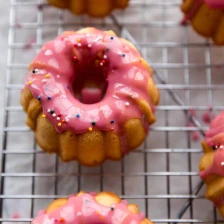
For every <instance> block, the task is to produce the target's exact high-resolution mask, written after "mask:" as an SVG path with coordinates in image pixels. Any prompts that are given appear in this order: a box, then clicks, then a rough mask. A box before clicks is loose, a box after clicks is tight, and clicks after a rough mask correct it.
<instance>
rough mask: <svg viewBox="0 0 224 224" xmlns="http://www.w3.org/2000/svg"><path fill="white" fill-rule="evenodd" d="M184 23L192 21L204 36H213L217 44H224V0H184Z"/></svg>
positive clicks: (193, 25)
mask: <svg viewBox="0 0 224 224" xmlns="http://www.w3.org/2000/svg"><path fill="white" fill-rule="evenodd" d="M182 11H183V12H184V13H185V18H184V20H183V24H184V23H187V22H188V21H190V22H191V24H192V27H193V28H194V29H195V30H196V31H197V32H198V33H199V34H201V35H202V36H204V37H207V38H212V39H213V41H214V43H215V44H217V45H224V1H223V0H183V4H182Z"/></svg>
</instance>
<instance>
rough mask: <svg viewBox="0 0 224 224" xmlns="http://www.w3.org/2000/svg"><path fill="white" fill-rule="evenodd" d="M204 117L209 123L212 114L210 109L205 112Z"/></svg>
mask: <svg viewBox="0 0 224 224" xmlns="http://www.w3.org/2000/svg"><path fill="white" fill-rule="evenodd" d="M202 118H203V121H204V122H205V123H207V124H209V123H210V122H211V115H210V113H209V112H208V111H207V112H205V113H204V114H203V116H202Z"/></svg>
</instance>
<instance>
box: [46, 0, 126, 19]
mask: <svg viewBox="0 0 224 224" xmlns="http://www.w3.org/2000/svg"><path fill="white" fill-rule="evenodd" d="M128 1H129V0H48V2H49V4H51V5H53V6H56V7H59V8H63V9H69V10H70V11H71V12H72V13H74V14H76V15H80V14H85V13H86V14H88V15H90V16H93V17H104V16H107V15H108V14H110V13H111V11H112V10H114V9H124V8H126V7H127V6H128Z"/></svg>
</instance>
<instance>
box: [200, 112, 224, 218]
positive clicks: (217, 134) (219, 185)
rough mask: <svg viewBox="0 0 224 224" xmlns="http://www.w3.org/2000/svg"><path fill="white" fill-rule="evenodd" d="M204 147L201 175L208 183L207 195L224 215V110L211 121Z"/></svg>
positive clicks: (203, 143)
mask: <svg viewBox="0 0 224 224" xmlns="http://www.w3.org/2000/svg"><path fill="white" fill-rule="evenodd" d="M202 147H203V149H204V153H205V154H204V156H203V157H202V158H201V161H200V176H201V178H202V179H203V180H204V181H205V183H206V185H207V192H206V197H207V198H208V199H209V200H211V201H212V202H213V203H214V205H215V206H216V207H217V208H218V209H219V211H220V213H221V215H222V216H223V217H224V112H222V113H221V114H220V115H218V116H217V117H216V118H215V119H214V120H213V121H212V122H211V125H210V128H209V130H208V131H207V132H206V138H205V140H204V141H203V142H202Z"/></svg>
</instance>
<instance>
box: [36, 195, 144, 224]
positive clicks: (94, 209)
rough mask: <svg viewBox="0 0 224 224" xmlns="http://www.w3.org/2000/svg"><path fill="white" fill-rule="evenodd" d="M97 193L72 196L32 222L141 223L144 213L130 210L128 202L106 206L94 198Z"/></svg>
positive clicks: (66, 223) (69, 223)
mask: <svg viewBox="0 0 224 224" xmlns="http://www.w3.org/2000/svg"><path fill="white" fill-rule="evenodd" d="M94 195H95V193H92V194H82V195H79V196H76V197H75V196H74V197H70V198H69V199H68V202H67V204H65V205H64V206H62V207H59V208H57V209H56V210H54V211H53V212H50V213H46V211H41V212H39V214H38V216H37V217H36V218H35V219H34V220H33V221H32V224H56V223H63V224H81V223H88V224H99V223H100V224H140V223H141V221H142V220H144V218H145V216H144V215H143V214H134V213H131V212H130V211H129V210H128V207H127V202H126V201H121V202H120V203H118V204H114V205H111V207H106V206H103V205H100V204H98V203H97V202H96V201H95V199H94Z"/></svg>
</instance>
